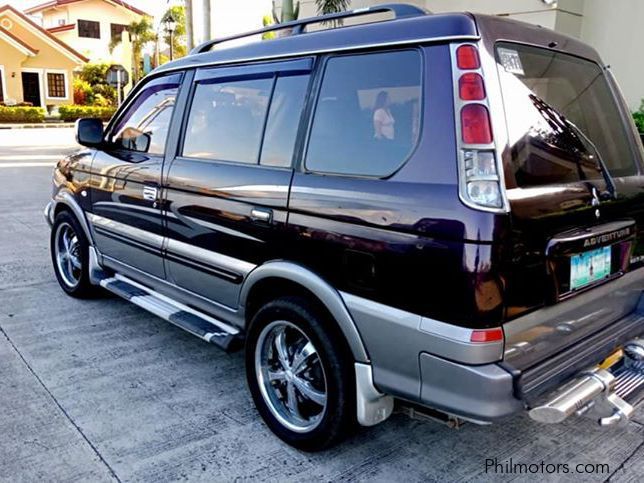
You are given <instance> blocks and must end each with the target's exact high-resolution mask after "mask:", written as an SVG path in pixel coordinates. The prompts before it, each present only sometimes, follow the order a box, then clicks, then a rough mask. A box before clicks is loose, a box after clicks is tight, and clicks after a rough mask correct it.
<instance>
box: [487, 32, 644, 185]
mask: <svg viewBox="0 0 644 483" xmlns="http://www.w3.org/2000/svg"><path fill="white" fill-rule="evenodd" d="M497 63H498V70H499V74H500V78H501V87H502V91H503V100H504V105H505V110H506V117H507V125H508V135H509V142H510V151H509V156H510V157H511V163H510V164H511V166H512V167H513V172H514V178H515V179H514V181H515V183H516V186H519V187H534V186H543V185H548V184H556V183H569V182H575V181H580V180H584V179H597V178H601V177H602V174H601V171H600V170H599V169H598V162H597V157H598V155H597V151H598V152H599V156H601V158H602V159H603V160H604V162H605V163H606V166H607V168H608V171H609V172H610V173H611V175H613V176H629V175H633V174H635V173H636V171H637V170H636V166H635V164H634V161H633V154H632V152H631V150H630V146H629V140H628V136H627V134H626V128H625V126H624V122H623V120H622V118H621V115H620V111H619V108H618V105H617V102H616V100H615V98H614V96H613V94H612V92H611V89H610V86H609V84H608V81H607V79H606V76H605V74H604V72H603V71H602V69H601V67H600V66H598V65H597V64H595V63H593V62H591V61H589V60H585V59H580V58H578V57H574V56H572V55H568V54H564V53H560V52H554V51H550V50H546V49H541V48H536V47H529V46H524V45H515V44H509V43H500V44H498V45H497ZM509 183H510V180H508V184H509ZM509 187H510V188H512V187H513V186H509Z"/></svg>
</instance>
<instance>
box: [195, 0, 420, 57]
mask: <svg viewBox="0 0 644 483" xmlns="http://www.w3.org/2000/svg"><path fill="white" fill-rule="evenodd" d="M381 12H392V13H393V14H394V16H395V17H394V18H396V19H399V18H406V17H419V16H422V15H427V14H428V13H429V12H428V11H427V10H425V9H423V8H420V7H416V6H414V5H408V4H405V3H386V4H383V5H375V6H373V7H367V8H356V9H355V10H347V11H346V12H338V13H330V14H327V15H320V16H319V17H309V18H304V19H302V20H293V21H292V22H286V23H280V24H276V25H271V26H270V27H266V28H263V29H258V30H252V31H250V32H244V33H241V34H235V35H231V36H229V37H222V38H219V39H213V40H208V41H206V42H204V43H202V44H201V45H198V46H197V47H195V48H194V49H192V51H191V52H190V55H193V54H202V53H204V52H208V51H209V50H211V49H212V47H214V46H215V45H217V44H222V43H224V42H230V41H231V40H237V39H243V38H245V37H252V36H253V35H261V34H265V33H267V32H276V31H278V30H287V29H291V30H292V32H291V35H300V34H302V33H304V28H305V27H306V26H307V25H310V24H315V23H321V22H331V21H336V20H343V19H345V18H350V17H358V16H361V15H371V14H374V13H381Z"/></svg>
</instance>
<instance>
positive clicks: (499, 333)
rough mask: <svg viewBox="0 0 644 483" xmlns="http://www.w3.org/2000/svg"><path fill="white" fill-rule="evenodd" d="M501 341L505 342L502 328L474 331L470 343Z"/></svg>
mask: <svg viewBox="0 0 644 483" xmlns="http://www.w3.org/2000/svg"><path fill="white" fill-rule="evenodd" d="M500 340H503V330H502V329H501V328H500V327H497V328H494V329H484V330H473V331H472V335H471V336H470V342H498V341H500Z"/></svg>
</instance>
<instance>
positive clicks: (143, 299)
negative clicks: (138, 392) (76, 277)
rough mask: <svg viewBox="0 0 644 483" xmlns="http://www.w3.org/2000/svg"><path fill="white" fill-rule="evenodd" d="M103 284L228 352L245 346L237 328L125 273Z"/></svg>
mask: <svg viewBox="0 0 644 483" xmlns="http://www.w3.org/2000/svg"><path fill="white" fill-rule="evenodd" d="M100 284H101V286H102V287H103V288H105V289H106V290H109V291H110V292H112V293H115V294H116V295H118V296H119V297H123V298H124V299H125V300H129V301H130V302H132V303H133V304H134V305H138V306H139V307H141V308H142V309H145V310H147V311H149V312H151V313H153V314H154V315H157V316H159V317H161V318H162V319H165V320H167V321H168V322H170V323H172V324H174V325H176V326H177V327H180V328H182V329H183V330H185V331H187V332H190V333H191V334H193V335H196V336H197V337H199V338H200V339H203V340H205V341H206V342H211V343H213V344H215V345H217V346H219V347H221V348H222V349H224V350H225V351H227V352H230V351H233V350H236V349H238V348H239V347H240V346H241V341H242V337H241V334H240V332H239V330H238V329H237V328H235V327H233V326H231V325H228V324H226V323H225V322H221V321H219V320H217V319H215V318H213V317H210V316H209V315H206V314H204V313H202V312H199V311H197V310H195V309H193V308H190V307H188V306H187V305H183V304H181V303H179V302H176V301H174V300H172V299H171V298H169V297H166V296H165V295H161V294H160V293H158V292H155V291H154V290H152V289H150V288H148V287H146V286H144V285H141V284H140V283H137V282H135V281H134V280H130V279H129V278H127V277H124V276H123V275H120V274H118V273H117V274H116V275H114V276H113V277H110V278H104V279H102V280H101V281H100Z"/></svg>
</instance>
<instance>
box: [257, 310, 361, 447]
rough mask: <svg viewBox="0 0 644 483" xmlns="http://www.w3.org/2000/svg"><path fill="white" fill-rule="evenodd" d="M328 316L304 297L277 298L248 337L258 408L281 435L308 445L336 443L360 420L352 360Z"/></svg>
mask: <svg viewBox="0 0 644 483" xmlns="http://www.w3.org/2000/svg"><path fill="white" fill-rule="evenodd" d="M324 319H325V318H324V317H323V316H321V314H320V313H319V311H318V310H316V308H315V307H314V306H313V305H312V304H311V303H309V302H308V301H307V300H306V299H304V298H300V297H284V298H279V299H277V300H274V301H272V302H269V303H267V304H266V305H264V306H263V307H262V308H260V309H259V311H258V312H257V313H256V314H255V316H254V317H253V320H252V322H251V326H250V330H249V331H248V334H247V338H246V376H247V380H248V386H249V389H250V392H251V394H252V396H253V400H254V402H255V406H256V407H257V410H258V411H259V413H260V415H261V416H262V418H263V419H264V421H265V423H266V425H267V426H268V427H269V428H270V429H271V431H273V433H275V434H276V435H277V436H278V437H279V438H280V439H282V440H283V441H284V442H286V443H288V444H289V445H291V446H294V447H296V448H299V449H301V450H305V451H319V450H322V449H325V448H328V447H330V446H333V445H334V444H337V443H338V442H339V441H341V440H342V439H343V438H345V437H346V436H347V435H348V434H349V433H350V432H351V431H352V430H353V429H354V428H355V426H356V421H355V411H356V404H355V383H354V380H355V376H354V374H353V360H352V358H351V357H350V354H348V353H347V352H348V351H347V350H346V349H345V346H346V345H345V344H344V343H342V340H341V339H340V338H341V337H342V334H341V333H340V331H339V330H337V329H336V328H335V327H333V326H331V324H329V323H325V322H326V321H325V320H324ZM339 341H340V342H341V343H339Z"/></svg>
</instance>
